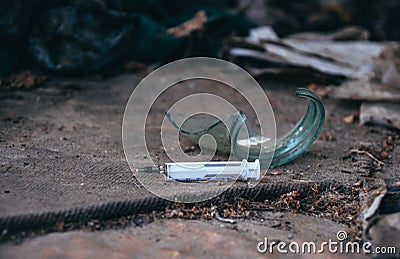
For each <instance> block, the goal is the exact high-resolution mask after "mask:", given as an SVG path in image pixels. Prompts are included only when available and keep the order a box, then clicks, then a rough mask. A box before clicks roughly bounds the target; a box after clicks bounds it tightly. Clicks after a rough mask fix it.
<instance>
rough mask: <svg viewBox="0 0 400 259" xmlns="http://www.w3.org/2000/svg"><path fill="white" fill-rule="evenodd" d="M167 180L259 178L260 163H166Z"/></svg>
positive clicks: (243, 161)
mask: <svg viewBox="0 0 400 259" xmlns="http://www.w3.org/2000/svg"><path fill="white" fill-rule="evenodd" d="M165 174H166V176H167V180H177V181H209V180H236V179H242V180H249V179H256V180H258V179H259V178H260V162H259V161H258V160H256V161H255V162H247V161H246V160H242V161H224V162H222V161H218V162H182V163H166V164H165Z"/></svg>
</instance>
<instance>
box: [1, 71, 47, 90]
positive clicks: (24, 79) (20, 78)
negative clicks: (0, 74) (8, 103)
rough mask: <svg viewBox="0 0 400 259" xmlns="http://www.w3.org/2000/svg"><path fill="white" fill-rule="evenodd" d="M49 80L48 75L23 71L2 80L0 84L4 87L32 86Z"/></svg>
mask: <svg viewBox="0 0 400 259" xmlns="http://www.w3.org/2000/svg"><path fill="white" fill-rule="evenodd" d="M46 80H47V77H46V76H43V75H37V74H35V73H33V72H31V71H28V70H26V71H21V72H19V73H18V74H13V75H11V76H9V77H8V78H6V79H4V80H2V81H0V86H3V87H4V88H6V89H7V88H32V87H36V86H39V85H41V84H43V83H44V82H45V81H46Z"/></svg>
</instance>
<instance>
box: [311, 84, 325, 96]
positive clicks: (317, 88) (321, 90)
mask: <svg viewBox="0 0 400 259" xmlns="http://www.w3.org/2000/svg"><path fill="white" fill-rule="evenodd" d="M307 89H308V90H310V91H313V92H314V93H315V94H316V95H318V97H319V98H321V99H324V98H325V97H327V96H328V95H329V88H328V87H326V86H319V85H316V84H310V85H309V86H307Z"/></svg>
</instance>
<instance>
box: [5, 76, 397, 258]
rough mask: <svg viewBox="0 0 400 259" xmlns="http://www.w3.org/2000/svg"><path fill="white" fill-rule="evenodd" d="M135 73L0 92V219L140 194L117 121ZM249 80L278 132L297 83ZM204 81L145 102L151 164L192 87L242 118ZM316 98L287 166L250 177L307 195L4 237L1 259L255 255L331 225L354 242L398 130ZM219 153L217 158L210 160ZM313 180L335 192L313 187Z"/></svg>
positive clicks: (300, 109)
mask: <svg viewBox="0 0 400 259" xmlns="http://www.w3.org/2000/svg"><path fill="white" fill-rule="evenodd" d="M145 74H146V73H144V72H141V73H138V74H125V75H120V76H115V77H111V78H81V79H74V80H71V79H66V78H46V80H45V81H43V80H42V81H40V84H39V85H37V86H32V87H31V86H30V87H29V88H26V87H23V86H22V85H23V84H18V85H19V86H18V87H13V86H10V85H9V86H7V87H3V86H1V85H0V89H1V88H2V87H3V89H2V90H1V91H0V125H1V127H0V147H1V148H0V149H1V155H0V175H1V180H0V214H1V215H2V216H13V215H19V214H23V213H28V212H38V211H39V212H43V211H54V210H60V209H65V208H74V207H85V206H92V205H96V204H101V203H105V202H110V201H118V200H121V199H122V198H123V199H133V198H137V197H139V196H141V195H142V196H143V195H144V194H143V193H145V190H143V188H140V187H139V188H137V187H136V188H133V186H136V185H137V184H138V183H137V181H136V180H135V179H134V177H133V175H132V172H131V170H130V168H129V167H128V164H127V163H126V161H125V158H124V153H123V149H122V142H121V124H122V117H123V112H124V108H125V105H126V103H127V101H128V99H129V96H130V94H131V92H132V91H133V89H134V88H135V86H136V84H137V83H138V82H139V80H140V79H141V78H143V77H144V76H145ZM260 83H261V85H262V87H263V88H264V89H265V92H266V93H267V95H268V97H269V100H270V102H271V105H272V108H273V110H274V113H275V120H276V122H277V130H278V135H282V134H284V133H286V132H287V131H288V130H290V129H291V128H292V127H294V126H295V124H296V123H297V122H298V121H299V120H300V119H301V117H302V115H303V114H304V113H305V110H306V108H307V102H306V101H305V100H304V99H300V98H297V97H295V96H294V92H295V89H296V88H297V87H299V86H302V87H304V86H307V85H304V84H303V85H297V84H296V83H287V82H277V81H268V80H263V81H260ZM193 84H194V86H195V87H194V86H193ZM214 84H215V83H212V82H207V81H198V82H195V83H193V82H192V83H190V82H183V83H181V86H180V87H175V88H174V91H169V92H166V93H165V95H163V96H162V97H161V98H160V101H159V102H158V103H156V106H155V107H154V109H152V113H150V115H149V121H148V125H150V126H152V127H151V128H150V131H149V134H146V140H147V143H149V146H148V149H149V151H150V153H151V155H152V156H153V158H154V159H155V160H157V161H158V162H159V163H162V162H165V161H166V160H167V158H165V157H164V155H165V153H164V152H163V150H162V149H161V148H160V138H159V135H157V134H156V133H157V132H158V130H159V128H158V127H159V126H160V125H159V122H160V119H161V118H162V117H163V116H164V111H165V109H166V108H167V107H168V105H169V104H170V103H171V102H173V100H175V99H177V98H178V99H179V98H180V97H181V96H184V95H187V94H190V93H194V92H196V91H198V90H199V89H203V90H208V91H209V92H210V93H215V94H218V95H221V96H222V97H224V98H227V99H230V100H232V102H233V103H234V104H237V105H238V106H239V107H240V109H243V110H244V111H246V110H247V109H249V108H248V106H246V104H245V103H244V102H243V101H242V100H241V99H240V96H238V95H237V93H235V92H234V91H229V90H224V91H221V90H220V88H218V87H219V86H216V85H214ZM178 86H179V85H178ZM322 101H323V103H324V105H325V108H326V122H325V125H324V129H323V131H322V133H321V135H320V136H319V138H318V140H317V141H316V142H315V143H314V144H313V145H312V146H311V147H310V148H309V149H308V150H307V151H306V152H304V154H302V155H301V156H300V157H298V158H297V159H296V160H294V161H292V162H290V163H288V164H286V165H283V166H279V167H276V168H272V169H269V170H268V172H267V173H266V175H265V177H264V178H263V179H262V182H263V183H277V182H278V183H316V184H314V185H313V187H312V188H313V189H312V190H313V194H312V195H309V196H304V195H301V194H300V193H298V192H296V191H295V190H293V191H290V192H287V193H285V194H282V195H280V196H279V197H273V198H271V199H266V200H263V201H256V200H254V199H253V198H254V197H240V198H239V197H238V198H232V199H229V200H226V199H221V198H215V199H213V200H210V201H206V202H202V203H197V204H180V203H175V204H172V205H169V206H167V207H165V208H163V209H161V210H158V211H153V212H151V213H141V214H138V215H124V216H122V217H118V218H112V219H108V220H99V219H95V218H94V219H92V220H88V221H82V222H58V223H57V224H55V225H53V226H47V227H43V228H39V229H35V230H27V231H21V232H18V233H8V232H7V231H6V230H5V231H3V233H0V234H2V244H1V245H0V253H1V254H3V255H5V256H6V257H7V258H12V257H21V256H24V255H29V254H31V253H32V251H33V253H34V254H37V255H38V257H41V256H44V257H52V256H65V257H74V256H79V257H84V256H88V257H97V256H99V255H101V256H102V257H104V256H106V255H110V256H121V257H123V256H129V255H130V256H132V255H136V256H149V255H153V254H155V255H156V256H157V255H158V256H164V257H167V256H168V257H169V256H177V257H183V256H188V255H190V256H194V257H198V256H201V257H204V256H207V254H213V255H219V256H222V257H223V256H228V255H236V257H240V256H241V255H242V256H243V255H254V256H257V255H260V254H259V253H258V252H257V244H258V243H259V242H260V241H262V240H264V238H265V237H268V239H270V240H285V241H288V242H289V241H291V240H298V241H315V242H317V243H321V242H323V241H327V240H328V239H329V238H330V239H335V238H336V234H337V232H338V231H341V230H343V231H346V233H348V234H349V240H355V241H358V242H360V241H361V240H362V223H361V222H360V221H359V219H360V211H361V208H362V206H363V200H362V195H360V194H362V193H367V192H368V191H369V189H370V188H372V186H374V183H382V182H383V183H386V184H387V185H395V184H396V183H398V179H399V177H400V169H399V164H400V161H399V158H398V155H399V154H400V149H399V148H400V147H399V145H398V144H399V142H400V134H399V133H398V132H396V131H393V130H389V129H386V128H384V127H380V126H374V125H367V126H360V125H359V124H358V110H359V103H357V102H351V101H347V102H343V101H337V100H332V99H330V98H329V95H328V96H325V97H324V98H323V100H322ZM157 105H158V106H157ZM248 113H249V114H251V111H248ZM249 118H250V120H254V119H255V118H253V117H252V115H250V116H249ZM151 130H153V131H154V132H151ZM181 145H182V147H184V150H186V151H187V153H188V154H196V153H198V152H199V147H198V146H196V145H195V144H194V143H191V142H190V141H189V140H187V139H182V144H181ZM185 147H186V149H185ZM138 155H143V154H138ZM224 158H225V157H224V155H222V154H217V155H216V157H215V159H224ZM317 182H333V183H339V184H340V185H341V186H345V188H330V189H328V190H323V191H322V190H320V189H319V185H318V184H317ZM366 183H368V184H366ZM146 195H149V194H146ZM53 232H59V233H53ZM270 256H271V257H279V254H274V255H270ZM332 256H333V255H332ZM334 256H337V257H340V255H334ZM359 256H361V257H362V256H363V255H359ZM307 258H308V257H307Z"/></svg>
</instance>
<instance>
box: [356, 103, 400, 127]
mask: <svg viewBox="0 0 400 259" xmlns="http://www.w3.org/2000/svg"><path fill="white" fill-rule="evenodd" d="M360 123H361V124H366V123H373V124H379V125H383V126H386V127H390V128H395V129H398V130H400V104H393V103H363V104H362V105H361V108H360Z"/></svg>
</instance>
